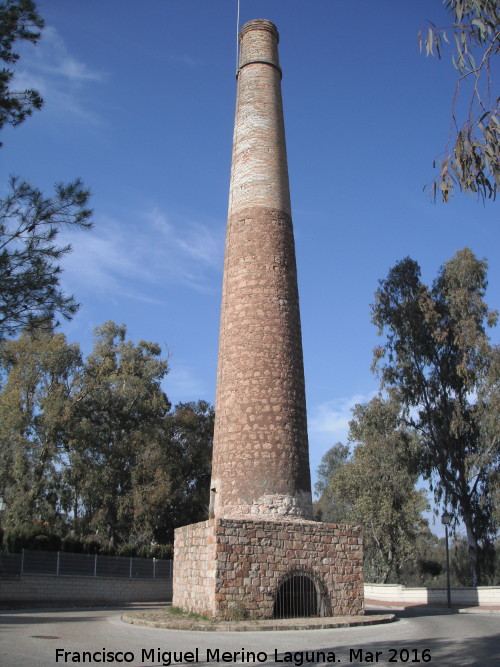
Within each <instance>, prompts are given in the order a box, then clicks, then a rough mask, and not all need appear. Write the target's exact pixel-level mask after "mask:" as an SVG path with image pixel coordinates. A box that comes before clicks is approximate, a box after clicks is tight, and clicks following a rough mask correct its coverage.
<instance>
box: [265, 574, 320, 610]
mask: <svg viewBox="0 0 500 667" xmlns="http://www.w3.org/2000/svg"><path fill="white" fill-rule="evenodd" d="M319 602H320V601H319V596H318V593H317V591H316V586H315V584H314V581H313V580H312V579H311V577H309V576H308V575H307V574H295V575H293V576H291V577H289V578H288V579H286V580H285V581H284V582H283V583H282V584H281V586H280V587H279V589H278V593H277V595H276V600H275V602H274V614H273V616H274V618H300V617H308V616H319V615H320V609H319Z"/></svg>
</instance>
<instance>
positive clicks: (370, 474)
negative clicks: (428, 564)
mask: <svg viewBox="0 0 500 667" xmlns="http://www.w3.org/2000/svg"><path fill="white" fill-rule="evenodd" d="M399 413H400V405H399V403H398V401H397V399H396V398H395V397H392V398H391V399H389V400H383V399H382V398H381V397H377V398H374V399H372V400H371V401H370V402H369V403H367V404H364V405H356V407H355V408H354V410H353V419H352V421H351V422H350V424H349V440H350V442H351V443H353V444H355V447H354V451H353V453H352V455H348V451H349V449H348V448H347V447H346V446H345V445H341V444H340V443H338V444H337V445H335V446H334V447H332V449H331V450H329V452H327V453H326V454H325V456H324V457H323V461H322V466H323V469H322V470H323V475H322V478H323V479H322V484H323V486H322V487H320V488H318V490H321V489H323V494H322V498H321V499H320V502H319V505H320V508H321V510H322V514H321V519H322V520H325V519H327V518H328V517H329V516H333V517H334V518H335V520H336V522H339V523H354V524H359V525H361V526H362V528H363V544H364V553H365V559H364V568H365V578H366V580H368V581H374V582H380V583H387V581H388V580H389V578H390V577H391V575H392V576H393V577H395V578H396V579H397V578H398V577H399V576H400V573H401V571H402V569H403V568H404V567H407V566H408V565H409V563H412V562H413V561H415V560H416V558H417V551H416V549H415V542H416V540H417V537H418V536H419V535H420V533H421V532H422V530H423V529H424V527H425V522H424V520H423V519H422V516H421V513H422V512H423V511H424V510H425V509H426V508H427V501H426V498H425V494H424V492H423V491H417V490H416V489H415V483H416V481H417V479H418V471H417V469H416V466H415V463H414V452H415V447H416V446H417V443H416V438H415V436H414V435H413V434H412V433H411V432H410V431H409V430H408V429H407V428H406V427H405V426H404V424H402V423H401V420H400V416H399ZM332 463H333V466H332V465H331V464H332ZM320 468H321V467H320ZM327 471H330V472H327ZM328 474H329V477H328V478H327V481H326V475H328ZM330 504H331V505H330ZM330 511H332V512H333V514H332V515H330V514H329V512H330Z"/></svg>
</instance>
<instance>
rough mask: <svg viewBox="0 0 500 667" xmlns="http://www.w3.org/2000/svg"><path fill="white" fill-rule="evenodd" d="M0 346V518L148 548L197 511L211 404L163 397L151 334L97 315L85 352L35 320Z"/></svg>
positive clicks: (203, 507) (206, 471)
mask: <svg viewBox="0 0 500 667" xmlns="http://www.w3.org/2000/svg"><path fill="white" fill-rule="evenodd" d="M0 353H1V356H0V361H1V368H2V369H3V387H2V390H1V391H0V493H1V494H2V495H3V497H4V499H5V501H6V505H7V508H6V510H5V512H4V513H3V517H2V524H3V527H5V528H6V529H8V530H10V529H16V528H17V529H30V528H32V527H33V525H35V524H36V525H38V526H43V525H45V526H46V527H47V528H48V529H50V530H51V531H52V532H53V533H57V534H59V535H61V536H65V537H66V538H68V539H69V538H71V539H72V540H79V541H80V543H82V542H83V543H85V544H87V547H88V548H96V549H100V550H104V551H112V552H115V553H116V552H118V551H121V552H124V551H127V550H131V551H133V552H134V553H138V552H141V550H142V552H143V553H150V551H151V548H152V546H154V545H156V544H163V545H166V544H171V542H172V538H173V530H174V528H175V527H177V526H179V525H183V524H187V523H192V522H194V521H200V520H201V519H203V518H205V517H206V516H207V515H208V495H209V483H210V460H211V451H212V437H213V408H212V407H211V406H210V405H208V404H207V403H205V402H203V401H199V402H198V403H181V404H179V405H177V406H176V407H175V408H173V409H172V408H171V405H170V402H169V401H168V398H167V397H166V395H165V393H164V392H163V390H162V386H161V382H162V380H163V378H164V377H165V375H166V374H167V372H168V363H167V360H166V359H162V357H161V349H160V347H159V346H158V345H156V344H155V343H150V342H147V341H139V342H138V343H133V342H132V341H130V340H128V339H127V332H126V327H125V326H124V325H120V326H119V325H116V324H115V323H113V322H107V323H105V324H104V325H103V326H102V327H99V328H98V329H96V331H95V343H94V347H93V351H92V353H91V354H90V355H89V356H88V358H87V359H86V360H83V359H82V357H81V353H80V350H79V346H78V345H76V344H74V345H69V344H68V343H67V342H66V339H65V337H64V336H63V335H62V334H57V333H54V332H53V331H48V330H39V329H37V330H33V331H24V332H23V333H22V334H21V336H20V337H19V338H18V339H16V340H4V341H3V343H2V345H1V346H0Z"/></svg>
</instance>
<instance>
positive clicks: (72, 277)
mask: <svg viewBox="0 0 500 667" xmlns="http://www.w3.org/2000/svg"><path fill="white" fill-rule="evenodd" d="M37 4H38V7H39V11H40V13H41V15H42V16H43V17H44V18H45V20H46V23H47V27H46V29H45V31H44V34H43V37H42V40H41V41H40V43H39V45H38V46H37V47H32V46H30V45H27V46H25V47H23V48H22V60H21V61H20V64H19V66H18V75H17V76H18V85H19V86H24V85H26V86H30V87H35V88H37V89H38V90H39V91H40V92H41V93H42V95H43V96H44V98H45V102H46V103H45V108H44V109H43V110H42V111H41V112H38V113H36V114H35V115H34V116H33V117H32V118H31V119H29V120H28V121H26V122H25V123H24V124H23V125H21V126H19V127H18V128H15V129H7V130H5V131H4V133H3V135H4V136H3V143H4V148H3V149H2V158H3V159H2V164H1V170H2V174H1V176H2V180H1V181H0V182H2V183H5V182H6V180H7V176H8V174H11V173H13V174H18V175H20V176H22V177H24V178H26V179H28V180H29V181H31V182H32V183H33V184H35V185H37V186H38V187H41V188H42V189H44V190H45V191H47V192H48V191H50V189H51V187H52V185H53V184H54V183H55V182H58V181H69V180H71V179H73V178H75V177H77V176H79V177H81V178H82V179H83V181H84V183H85V184H86V185H87V186H88V187H89V188H90V189H91V190H92V206H93V208H94V211H95V215H94V221H95V229H94V230H93V231H91V232H87V233H84V232H79V233H76V234H74V235H71V238H70V240H71V242H72V244H73V247H74V250H73V253H72V254H71V255H70V256H69V257H68V258H67V260H66V261H65V262H64V274H63V279H62V280H63V285H64V287H65V289H66V290H67V291H68V292H70V293H73V294H74V295H75V296H76V298H77V299H78V300H79V301H80V302H81V303H82V307H81V309H80V311H79V313H78V315H77V316H76V317H75V318H74V320H73V321H72V322H71V323H69V324H67V325H64V327H63V330H64V332H65V333H66V334H67V336H68V338H69V340H71V341H79V342H80V343H81V345H82V348H83V350H84V352H85V353H88V352H89V351H90V349H91V345H92V331H93V329H94V327H96V326H98V325H100V324H102V323H103V322H104V321H106V320H110V319H111V320H114V321H116V322H118V323H122V322H124V323H125V324H126V325H127V327H128V331H129V334H130V336H131V337H132V338H133V339H135V340H138V339H140V338H143V339H147V340H152V341H155V342H158V343H160V344H161V345H163V346H164V347H165V348H166V349H168V352H169V354H170V355H171V356H170V367H171V372H170V374H169V375H168V377H167V378H166V380H165V391H166V393H167V394H168V396H169V398H170V399H171V400H172V401H173V402H178V401H188V400H197V399H199V398H203V399H206V400H208V401H211V402H213V401H214V397H215V377H216V363H217V341H218V327H219V309H220V292H221V280H222V265H223V253H224V233H225V222H226V214H227V200H228V188H229V170H230V159H231V142H232V126H233V120H234V106H235V95H236V81H235V63H236V8H237V0H211V1H208V0H142V1H139V0H106V2H102V0H73V1H72V2H67V1H66V0H39V2H38V3H37ZM254 18H267V19H269V20H271V21H273V22H274V23H275V24H276V25H277V27H278V30H279V32H280V37H281V39H280V59H281V65H282V68H283V98H284V109H285V126H286V133H287V149H288V161H289V171H290V184H291V197H292V208H293V218H294V226H295V236H296V246H297V264H298V272H299V290H300V299H301V314H302V326H303V346H304V358H305V374H306V388H307V400H308V413H309V433H310V450H311V468H312V471H313V476H314V473H315V470H316V468H317V466H318V464H319V462H320V459H321V456H322V455H323V454H324V453H325V451H326V450H327V449H328V448H329V447H330V446H331V445H332V444H334V443H335V442H336V441H338V440H344V441H345V437H346V433H347V423H348V421H349V419H350V409H351V407H352V406H353V405H354V404H355V403H356V402H363V401H366V400H368V399H369V398H370V397H371V396H372V395H373V394H374V393H375V392H376V391H377V388H378V383H377V380H376V378H375V377H374V376H373V375H372V374H371V372H370V363H371V356H372V348H373V347H374V346H375V345H376V344H377V343H378V342H379V339H378V338H377V335H376V330H375V328H374V326H373V325H372V324H371V323H370V310H369V304H370V303H372V301H373V294H374V292H375V290H376V288H377V284H378V282H377V281H378V280H379V279H381V278H383V277H385V276H386V275H387V272H388V270H389V269H390V267H392V266H393V265H394V264H395V263H396V262H397V261H398V260H400V259H402V258H403V257H405V256H407V255H410V256H411V257H413V258H414V259H416V260H417V261H418V262H419V263H420V265H421V267H422V272H423V278H424V280H426V281H429V282H430V281H432V279H433V278H434V277H435V275H436V273H437V271H438V269H439V267H440V265H441V264H442V263H443V262H444V261H446V260H448V259H449V258H450V257H451V256H452V255H453V254H454V253H455V252H456V251H457V250H458V249H460V248H463V247H464V246H469V247H470V248H472V250H473V251H474V252H475V253H476V255H477V256H479V257H486V258H487V259H488V262H489V265H490V270H489V280H490V286H489V291H488V295H487V301H488V303H489V304H490V307H492V308H494V307H497V306H498V303H499V296H500V249H499V243H498V241H499V234H498V228H499V226H498V203H496V204H495V203H491V202H487V203H486V205H483V204H482V203H480V202H477V201H476V200H474V199H473V198H471V197H470V196H466V195H461V194H457V195H456V196H455V198H454V199H453V200H452V202H451V203H450V204H448V205H444V204H441V203H438V204H433V203H432V202H431V201H430V198H429V194H428V193H427V192H423V190H422V188H423V186H424V185H425V184H426V183H428V182H430V181H431V179H432V178H433V175H434V170H433V167H432V164H433V160H434V158H435V157H436V156H438V155H439V153H440V152H441V151H442V150H443V148H444V146H445V144H446V140H447V138H448V134H449V129H450V108H451V99H452V96H453V92H454V87H455V80H456V77H455V72H454V70H453V68H452V65H451V52H449V53H445V54H444V58H443V60H442V61H438V60H436V59H433V58H426V57H425V56H424V55H421V54H420V52H419V48H418V44H417V33H418V30H419V29H420V28H421V27H422V26H423V25H425V21H426V19H430V20H432V21H433V22H434V23H436V24H437V25H445V24H446V23H447V18H448V17H447V15H446V12H445V11H444V9H443V6H442V3H441V2H440V0H413V1H411V0H378V1H377V2H373V1H371V0H357V1H354V0H310V1H309V2H305V0H241V23H244V22H245V21H248V20H250V19H254ZM497 82H498V79H497ZM464 99H465V98H464ZM66 236H69V235H66ZM492 337H493V340H494V341H496V342H498V340H499V336H498V329H496V330H494V331H493V332H492Z"/></svg>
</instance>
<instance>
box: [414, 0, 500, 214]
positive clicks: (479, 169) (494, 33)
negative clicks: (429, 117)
mask: <svg viewBox="0 0 500 667" xmlns="http://www.w3.org/2000/svg"><path fill="white" fill-rule="evenodd" d="M443 3H444V4H445V6H446V9H447V11H448V12H449V14H450V16H451V19H452V23H451V25H449V26H436V25H435V24H434V23H431V22H429V25H428V26H427V28H426V29H425V30H422V31H420V33H419V42H420V48H421V50H422V49H424V48H425V51H426V54H427V55H437V56H438V57H439V58H441V54H442V53H443V50H444V49H445V47H448V46H449V47H450V48H453V47H454V53H453V55H452V62H453V66H454V67H455V69H456V70H457V73H458V76H457V83H456V88H455V93H454V96H453V101H452V109H451V122H450V135H449V139H448V142H447V144H446V147H445V149H444V152H443V156H442V158H441V160H440V165H439V166H440V169H439V174H438V176H437V177H436V179H435V180H434V182H433V186H432V190H433V197H434V199H436V197H437V196H438V193H439V194H440V195H441V197H442V199H443V201H445V202H446V201H448V200H449V198H450V196H451V195H452V194H453V190H454V187H455V186H458V187H459V189H460V190H463V191H464V192H472V193H477V194H478V195H479V196H480V197H482V198H483V199H485V198H486V197H493V198H494V197H495V196H496V194H497V191H498V188H499V186H500V97H499V95H498V90H496V91H495V90H494V89H492V85H495V78H494V76H493V73H494V67H493V63H494V60H496V59H498V57H499V54H500V3H499V2H498V0H443ZM451 44H453V47H452V46H451ZM496 64H497V65H498V63H496ZM463 98H465V99H466V104H465V105H463V108H462V109H461V108H460V107H461V104H463V103H462V99H463Z"/></svg>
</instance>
